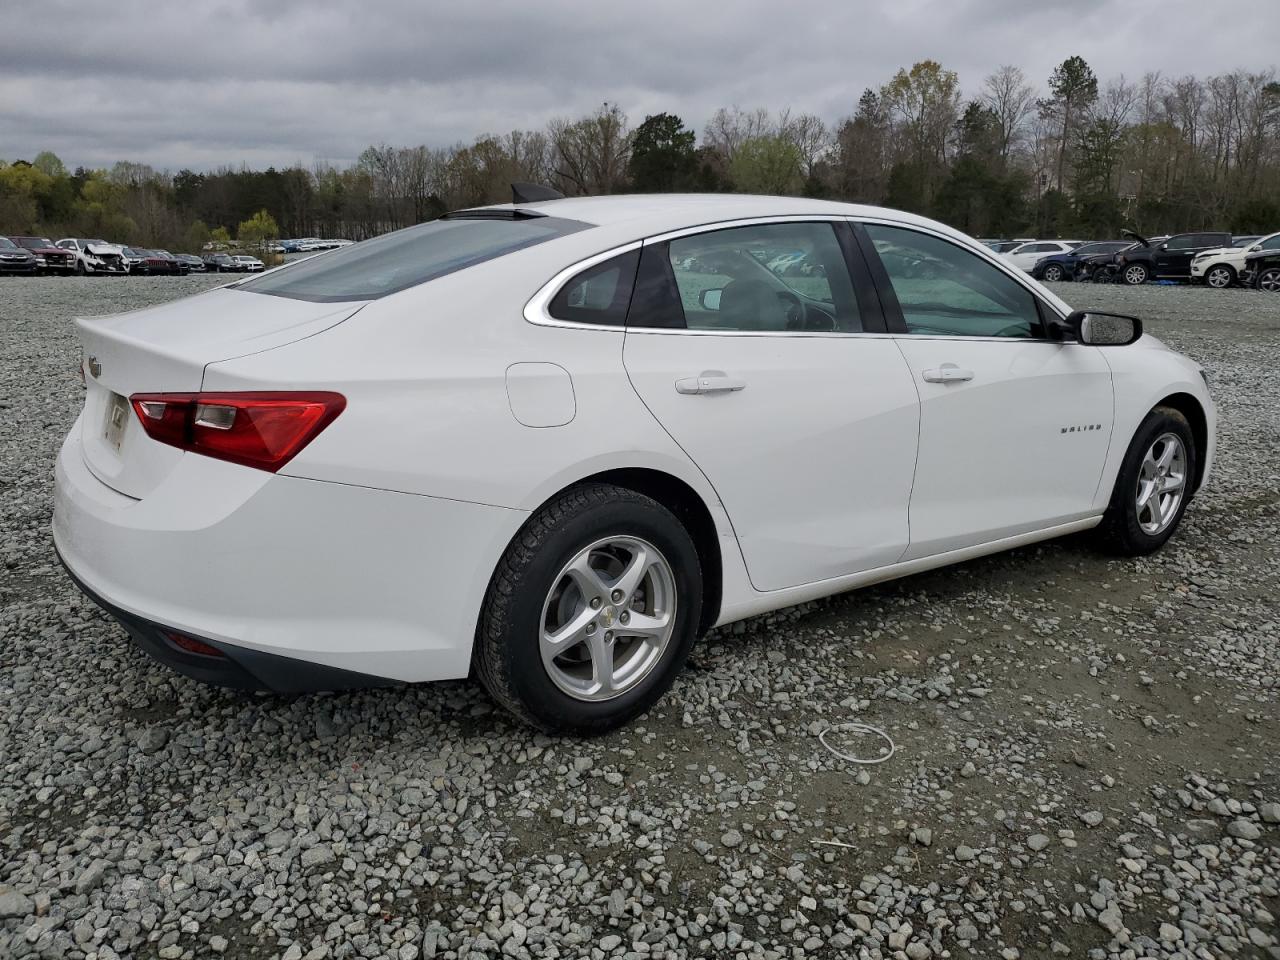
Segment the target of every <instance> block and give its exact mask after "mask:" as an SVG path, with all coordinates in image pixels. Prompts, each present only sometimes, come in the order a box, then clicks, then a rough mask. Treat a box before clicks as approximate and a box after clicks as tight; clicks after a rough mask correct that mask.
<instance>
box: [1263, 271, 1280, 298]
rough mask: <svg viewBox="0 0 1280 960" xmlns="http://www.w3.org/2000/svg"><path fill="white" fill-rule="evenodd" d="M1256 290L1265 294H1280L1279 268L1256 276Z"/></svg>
mask: <svg viewBox="0 0 1280 960" xmlns="http://www.w3.org/2000/svg"><path fill="white" fill-rule="evenodd" d="M1258 289H1259V290H1265V291H1267V293H1280V268H1276V267H1273V268H1272V269H1270V270H1264V271H1262V273H1260V274H1259V275H1258Z"/></svg>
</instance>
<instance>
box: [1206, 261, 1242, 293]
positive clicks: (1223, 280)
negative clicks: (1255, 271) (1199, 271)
mask: <svg viewBox="0 0 1280 960" xmlns="http://www.w3.org/2000/svg"><path fill="white" fill-rule="evenodd" d="M1235 281H1236V272H1235V271H1234V270H1232V269H1231V268H1230V267H1228V266H1227V265H1226V264H1225V263H1220V264H1218V265H1217V266H1216V267H1210V268H1209V269H1208V270H1207V271H1205V275H1204V282H1205V283H1206V284H1208V285H1209V286H1211V287H1213V288H1214V289H1215V290H1224V289H1226V288H1227V287H1229V286H1231V284H1233V283H1235Z"/></svg>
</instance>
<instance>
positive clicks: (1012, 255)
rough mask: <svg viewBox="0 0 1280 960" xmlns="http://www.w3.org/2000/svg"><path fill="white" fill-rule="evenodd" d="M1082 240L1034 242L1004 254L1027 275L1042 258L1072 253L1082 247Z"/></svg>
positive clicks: (1003, 255)
mask: <svg viewBox="0 0 1280 960" xmlns="http://www.w3.org/2000/svg"><path fill="white" fill-rule="evenodd" d="M1081 242H1082V241H1080V240H1033V241H1032V242H1031V243H1024V244H1023V245H1022V246H1020V247H1014V248H1013V249H1012V250H1010V251H1009V252H1008V253H1002V254H1000V256H1002V257H1004V258H1005V259H1006V260H1008V261H1009V262H1010V263H1012V264H1013V265H1014V266H1015V267H1017V268H1018V269H1019V270H1025V271H1027V273H1030V272H1031V269H1032V268H1033V267H1034V266H1035V265H1036V264H1037V263H1039V262H1040V260H1041V258H1042V257H1051V256H1053V255H1054V254H1055V253H1070V252H1071V251H1072V250H1074V249H1075V248H1076V247H1078V246H1080V244H1081Z"/></svg>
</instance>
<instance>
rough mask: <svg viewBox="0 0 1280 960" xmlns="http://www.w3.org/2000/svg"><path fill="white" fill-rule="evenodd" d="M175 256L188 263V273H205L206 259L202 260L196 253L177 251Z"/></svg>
mask: <svg viewBox="0 0 1280 960" xmlns="http://www.w3.org/2000/svg"><path fill="white" fill-rule="evenodd" d="M174 256H175V257H177V258H178V259H179V260H181V261H182V262H183V263H185V264H186V265H187V272H188V273H204V272H205V266H204V261H203V260H201V259H200V258H199V257H197V256H195V255H194V254H190V253H176V254H174Z"/></svg>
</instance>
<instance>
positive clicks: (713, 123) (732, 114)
mask: <svg viewBox="0 0 1280 960" xmlns="http://www.w3.org/2000/svg"><path fill="white" fill-rule="evenodd" d="M773 132H774V123H773V120H772V119H771V118H770V117H769V111H768V110H766V109H765V108H764V107H757V108H756V109H755V110H750V111H746V110H743V109H742V108H741V107H739V106H737V105H736V104H735V105H734V106H733V107H731V108H729V109H727V110H726V109H725V108H724V107H721V108H720V109H719V110H717V111H716V112H715V113H714V114H713V115H712V117H711V119H710V120H709V121H708V122H707V128H706V129H705V130H704V131H703V133H702V142H703V143H704V144H705V145H706V146H708V147H711V148H712V149H713V150H715V151H716V152H717V153H719V154H720V155H721V156H722V157H724V159H725V161H726V162H732V160H733V155H734V154H735V153H737V151H738V147H740V146H742V144H743V143H745V142H746V141H748V140H755V139H758V138H759V137H765V136H768V135H769V134H771V133H773Z"/></svg>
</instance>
